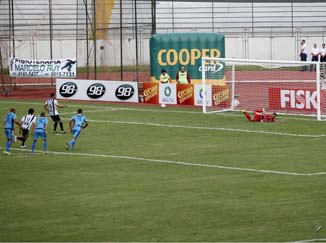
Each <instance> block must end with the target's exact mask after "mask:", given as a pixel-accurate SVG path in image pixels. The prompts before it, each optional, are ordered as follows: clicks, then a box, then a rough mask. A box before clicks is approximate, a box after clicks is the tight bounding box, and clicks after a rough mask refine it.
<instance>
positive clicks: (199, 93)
mask: <svg viewBox="0 0 326 243" xmlns="http://www.w3.org/2000/svg"><path fill="white" fill-rule="evenodd" d="M194 88H195V89H194V92H195V105H196V106H202V105H203V101H204V95H203V92H204V91H203V86H202V85H201V84H195V85H194ZM205 90H206V94H205V96H206V97H205V98H206V106H212V85H206V87H205Z"/></svg>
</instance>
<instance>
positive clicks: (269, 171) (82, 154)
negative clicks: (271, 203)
mask: <svg viewBox="0 0 326 243" xmlns="http://www.w3.org/2000/svg"><path fill="white" fill-rule="evenodd" d="M0 148H1V149H3V147H0ZM12 150H18V151H26V150H24V149H18V148H12ZM36 153H40V154H43V152H42V151H41V150H37V151H36ZM48 154H54V155H65V156H66V155H69V156H84V157H101V158H113V159H122V160H134V161H141V162H149V163H163V164H176V165H183V166H194V167H206V168H217V169H224V170H237V171H249V172H256V173H265V174H279V175H291V176H318V175H326V172H316V173H296V172H287V171H275V170H258V169H251V168H242V167H232V166H224V165H212V164H201V163H191V162H183V161H173V160H162V159H150V158H141V157H132V156H122V155H109V154H90V153H74V152H57V151H48ZM4 156H5V155H4Z"/></svg>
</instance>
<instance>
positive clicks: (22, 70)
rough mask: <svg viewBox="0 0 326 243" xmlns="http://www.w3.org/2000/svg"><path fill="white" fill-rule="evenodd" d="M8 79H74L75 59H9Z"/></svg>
mask: <svg viewBox="0 0 326 243" xmlns="http://www.w3.org/2000/svg"><path fill="white" fill-rule="evenodd" d="M9 75H10V77H29V78H33V77H37V78H76V77H77V60H76V58H67V59H53V60H32V59H21V58H9Z"/></svg>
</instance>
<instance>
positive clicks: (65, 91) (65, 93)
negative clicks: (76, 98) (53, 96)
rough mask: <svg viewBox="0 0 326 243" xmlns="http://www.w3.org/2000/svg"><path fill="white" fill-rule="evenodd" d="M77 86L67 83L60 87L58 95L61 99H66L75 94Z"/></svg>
mask: <svg viewBox="0 0 326 243" xmlns="http://www.w3.org/2000/svg"><path fill="white" fill-rule="evenodd" d="M76 92H77V85H76V84H75V83H73V82H67V83H64V84H63V85H61V86H60V89H59V93H60V95H61V96H62V97H65V98H68V97H71V96H73V95H74V94H76Z"/></svg>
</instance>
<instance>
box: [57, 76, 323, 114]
mask: <svg viewBox="0 0 326 243" xmlns="http://www.w3.org/2000/svg"><path fill="white" fill-rule="evenodd" d="M142 90H143V91H142V93H141V97H142V99H141V100H142V102H144V103H149V104H162V103H164V104H171V105H193V106H201V105H202V104H203V96H204V95H203V87H202V85H199V84H176V83H167V84H161V83H153V82H149V83H143V89H142ZM56 94H57V98H59V99H73V100H98V101H113V102H133V103H137V102H139V92H138V83H137V82H128V81H103V80H80V79H75V80H71V79H57V82H56ZM205 96H206V100H205V102H206V105H207V106H214V107H220V108H228V107H230V100H231V97H230V90H229V88H228V86H216V85H206V95H205ZM264 97H265V98H263V100H262V101H261V102H258V103H260V104H261V103H265V102H266V100H267V102H268V106H265V107H268V108H270V109H273V110H280V111H282V110H306V111H315V110H316V109H317V106H318V104H317V98H318V94H317V91H316V90H314V89H298V88H297V89H293V88H288V89H287V88H277V87H269V88H268V93H267V94H266V95H265V96H264ZM239 100H240V106H241V103H243V104H247V105H248V104H249V103H250V100H249V98H248V97H244V96H242V97H240V99H239ZM248 102H249V103H248Z"/></svg>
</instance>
